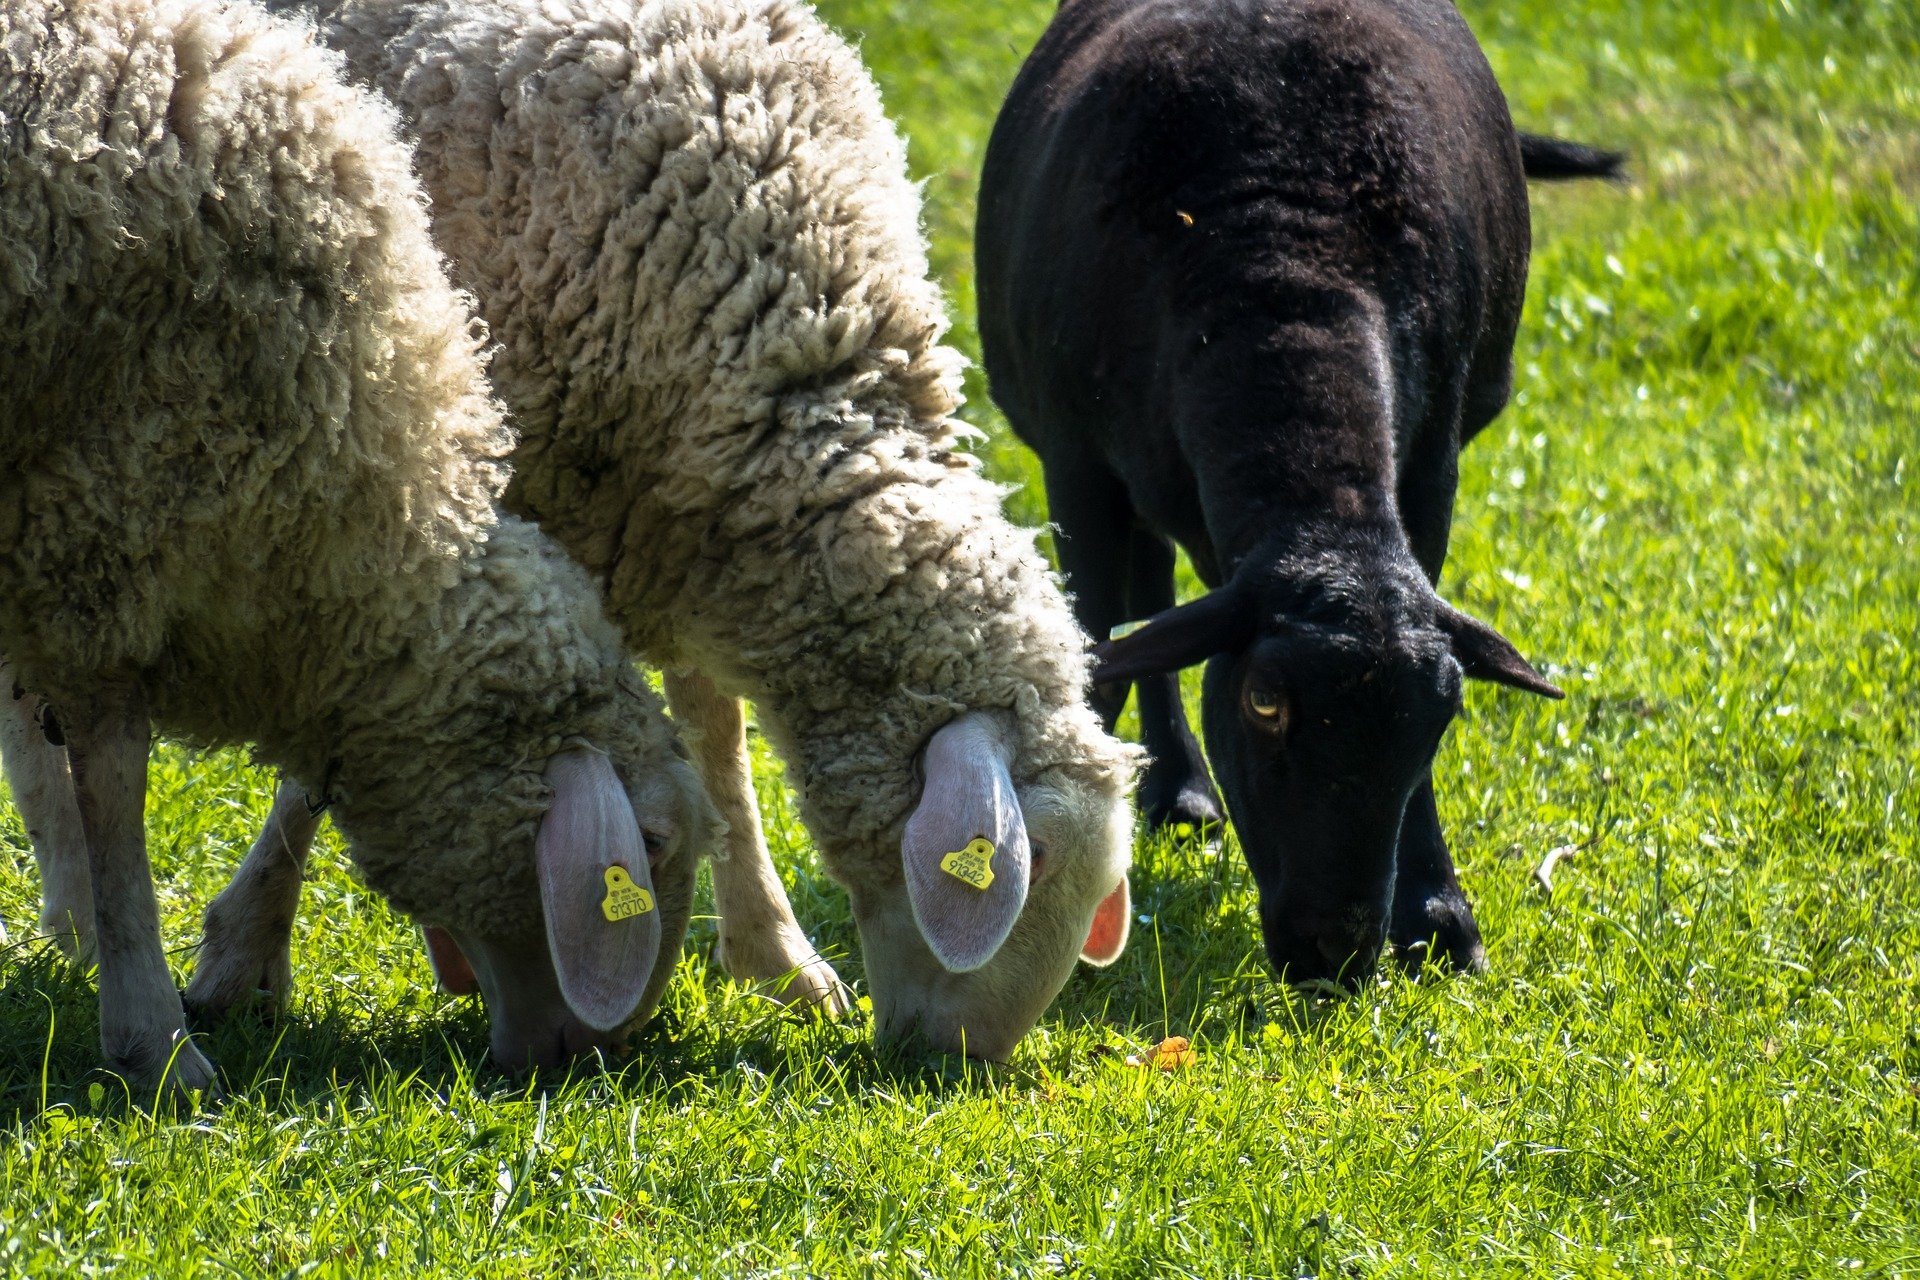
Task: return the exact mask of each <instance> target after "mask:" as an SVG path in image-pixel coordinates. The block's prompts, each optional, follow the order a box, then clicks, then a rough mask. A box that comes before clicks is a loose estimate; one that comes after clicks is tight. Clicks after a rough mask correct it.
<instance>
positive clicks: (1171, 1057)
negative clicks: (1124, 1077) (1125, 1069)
mask: <svg viewBox="0 0 1920 1280" xmlns="http://www.w3.org/2000/svg"><path fill="white" fill-rule="evenodd" d="M1199 1060H1200V1055H1199V1054H1198V1053H1196V1052H1195V1051H1194V1049H1193V1046H1192V1045H1190V1044H1189V1043H1188V1042H1187V1038H1186V1037H1185V1036H1168V1037H1167V1038H1166V1039H1165V1040H1162V1041H1161V1042H1160V1043H1159V1044H1157V1045H1155V1046H1153V1048H1152V1049H1151V1050H1149V1051H1148V1052H1146V1053H1134V1054H1129V1055H1128V1056H1127V1065H1128V1066H1130V1067H1153V1068H1155V1069H1156V1070H1159V1071H1182V1070H1185V1069H1186V1068H1188V1067H1190V1066H1192V1065H1193V1064H1194V1063H1196V1062H1198V1061H1199Z"/></svg>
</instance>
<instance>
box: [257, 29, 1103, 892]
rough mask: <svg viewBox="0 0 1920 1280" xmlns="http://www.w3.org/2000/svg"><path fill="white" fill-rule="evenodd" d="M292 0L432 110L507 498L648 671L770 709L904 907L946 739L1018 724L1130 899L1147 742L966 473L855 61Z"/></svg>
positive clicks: (833, 819)
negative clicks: (489, 380) (488, 365)
mask: <svg viewBox="0 0 1920 1280" xmlns="http://www.w3.org/2000/svg"><path fill="white" fill-rule="evenodd" d="M278 3H280V4H281V5H282V6H283V7H295V8H304V9H308V10H312V9H315V8H317V9H318V10H319V11H320V16H321V18H322V31H323V34H324V37H325V38H326V39H327V40H328V41H329V42H330V43H333V44H335V45H336V47H339V48H341V49H342V50H344V51H345V52H346V54H347V56H348V60H349V63H350V64H351V66H352V68H353V71H354V72H355V74H356V75H358V76H360V77H361V78H362V79H364V80H366V81H368V82H370V83H372V84H375V85H377V86H378V87H380V88H381V89H383V90H384V91H385V92H386V93H387V94H388V95H389V96H390V97H391V98H392V99H393V100H394V102H395V103H396V104H398V106H399V108H400V110H401V114H402V116H403V117H404V118H405V120H406V121H407V124H408V127H409V130H410V132H411V134H412V136H413V138H414V140H415V143H416V152H417V155H418V157H419V162H420V166H421V173H422V176H423V178H424V179H425V182H426V185H427V189H428V191H429V193H430V195H431V196H432V198H433V211H434V232H435V235H436V237H437V238H438V240H439V242H440V244H441V246H442V247H443V248H444V249H445V250H446V251H447V253H448V255H449V257H450V258H452V260H453V261H454V263H455V264H456V266H457V269H458V271H459V272H460V274H461V276H462V278H463V280H464V282H465V283H467V284H468V285H469V286H470V287H471V288H473V289H474V291H475V292H476V294H477V295H478V296H479V298H480V299H481V303H482V309H483V313H484V314H485V316H486V318H487V320H488V323H489V324H490V325H491V327H492V331H493V334H494V336H495V338H496V339H497V340H498V342H499V343H500V349H499V351H498V353H497V355H496V357H495V360H494V364H493V373H494V377H495V381H496V385H497V386H498V388H499V390H500V392H501V394H502V396H503V398H504V399H505V400H506V401H507V403H508V405H509V407H510V408H511V409H512V411H513V413H514V415H515V417H516V421H517V425H518V426H519V428H520V430H521V433H522V442H521V446H520V449H519V452H518V453H517V455H516V457H515V466H516V475H515V479H514V483H513V487H512V489H511V491H510V493H509V498H508V500H509V502H511V503H513V504H515V505H516V506H517V507H518V508H519V509H521V510H523V511H524V512H526V513H528V514H530V515H533V516H535V517H537V518H538V519H539V520H540V521H541V522H542V525H543V526H544V527H545V528H546V529H547V530H548V531H550V532H551V533H553V534H554V535H555V536H556V537H558V538H559V539H560V540H561V541H562V542H563V543H565V544H566V546H567V547H568V549H569V550H570V551H571V552H572V553H573V554H574V556H575V557H576V558H577V559H579V560H580V561H581V562H582V563H584V564H585V565H586V566H587V567H588V568H589V569H590V570H591V571H592V572H593V573H594V574H596V575H598V576H599V577H601V578H602V579H603V580H604V581H605V582H606V584H607V589H608V603H609V608H610V610H611V611H612V613H613V615H614V617H615V619H616V621H618V622H619V624H620V625H621V626H622V628H623V629H624V630H625V632H626V636H627V638H628V640H629V641H630V642H631V643H632V644H633V645H635V646H636V647H637V648H639V649H640V650H641V651H642V652H643V653H645V654H646V655H647V657H648V658H650V659H651V660H653V661H656V662H658V663H660V664H661V665H663V666H670V667H676V668H680V667H692V668H697V669H699V670H701V671H703V672H705V673H707V674H708V675H709V676H711V677H713V678H714V679H715V680H716V681H717V682H718V683H720V684H721V685H722V686H723V687H725V688H727V689H728V690H729V691H731V692H733V693H737V694H742V695H744V696H746V697H748V698H750V699H752V700H753V702H754V703H755V705H756V706H757V707H758V709H759V711H760V714H761V718H762V721H763V723H764V724H765V725H766V726H767V728H768V731H769V733H770V734H771V735H772V737H773V739H774V741H775V744H776V745H777V746H778V747H779V748H780V750H781V753H782V754H783V756H785V758H786V760H787V762H788V764H789V766H790V776H791V777H792V778H793V779H794V780H795V782H796V783H797V784H798V786H799V789H800V791H801V794H802V804H803V814H804V816H805V818H806V820H807V823H808V825H809V827H810V828H811V829H812V831H813V834H814V836H815V838H816V839H817V841H818V842H819V845H820V848H821V851H822V854H823V856H824V859H825V861H826V865H827V867H828V869H829V870H830V871H831V872H832V873H833V874H834V875H835V877H836V878H837V879H839V880H841V881H842V882H843V883H846V884H848V885H850V886H852V887H854V888H855V890H856V896H857V895H858V890H859V888H860V887H861V886H862V885H886V884H897V883H898V882H899V880H900V877H901V865H900V857H901V854H900V834H901V829H902V825H903V823H904V820H905V818H906V817H907V814H908V811H909V809H910V807H911V806H912V804H913V802H914V799H915V797H916V795H917V794H918V790H919V784H918V781H917V779H916V778H915V777H914V772H913V771H914V761H915V759H916V756H917V753H918V752H919V750H920V748H921V747H922V746H923V745H924V744H925V743H926V741H927V739H928V738H929V736H930V735H931V734H932V733H933V732H934V731H935V730H936V729H938V728H939V727H940V726H942V725H943V724H946V723H947V722H949V721H951V720H952V719H953V718H954V717H955V716H956V715H957V714H959V713H961V712H963V711H968V710H1004V711H1006V712H1008V713H1011V714H1010V715H1009V717H1008V721H1009V723H1010V725H1012V726H1014V728H1013V737H1014V743H1015V751H1014V759H1013V761H1012V766H1011V768H1012V775H1013V779H1014V781H1015V783H1016V785H1018V786H1019V787H1021V788H1022V789H1023V791H1024V790H1026V789H1027V788H1029V787H1035V786H1037V787H1039V788H1040V789H1041V790H1042V791H1048V792H1051V791H1053V790H1054V789H1059V790H1061V791H1063V792H1065V793H1066V796H1067V798H1066V799H1065V800H1064V801H1062V802H1059V803H1056V804H1055V805H1054V810H1055V811H1056V812H1066V813H1071V814H1072V820H1073V821H1075V822H1077V823H1078V824H1079V826H1080V827H1081V830H1080V832H1079V833H1078V836H1077V837H1076V838H1070V839H1066V840H1063V841H1062V842H1061V844H1062V845H1063V846H1066V845H1078V846H1081V847H1080V848H1076V849H1067V848H1063V849H1062V850H1061V852H1062V853H1063V855H1065V856H1064V857H1063V859H1062V860H1063V861H1064V860H1066V857H1072V858H1076V859H1080V860H1083V861H1085V862H1089V863H1096V864H1097V865H1090V866H1085V867H1082V868H1079V869H1077V870H1076V873H1075V874H1076V878H1079V877H1081V876H1084V878H1085V879H1086V880H1087V881H1088V882H1089V883H1091V882H1092V881H1094V880H1097V879H1100V878H1101V877H1105V879H1104V880H1103V881H1102V883H1101V884H1100V886H1099V888H1098V889H1096V890H1095V891H1094V892H1095V896H1097V895H1098V893H1099V892H1104V890H1105V888H1106V887H1107V886H1109V885H1111V884H1112V883H1113V880H1114V878H1115V877H1117V876H1118V874H1119V873H1120V872H1121V870H1123V869H1124V867H1125V864H1126V858H1127V850H1126V836H1125V833H1124V820H1122V822H1121V823H1120V824H1118V825H1117V826H1116V823H1115V822H1114V821H1113V820H1112V819H1113V815H1114V814H1115V813H1116V812H1118V811H1121V810H1123V809H1124V806H1125V799H1124V797H1125V794H1126V792H1127V790H1128V788H1129V784H1130V781H1131V777H1132V774H1133V771H1134V768H1135V765H1136V760H1137V752H1136V750H1135V749H1134V748H1132V747H1130V746H1128V745H1126V744H1123V743H1121V742H1119V741H1118V740H1116V739H1114V738H1111V737H1109V736H1108V735H1107V734H1106V733H1104V732H1103V731H1102V729H1101V727H1100V724H1099V721H1098V719H1097V717H1096V716H1095V715H1094V714H1093V712H1092V711H1091V710H1090V709H1089V708H1088V707H1087V705H1086V701H1085V686H1086V681H1087V664H1086V660H1085V658H1084V657H1083V652H1084V641H1083V639H1082V637H1081V635H1080V633H1079V631H1078V629H1077V628H1076V626H1075V625H1074V622H1073V620H1072V617H1071V614H1070V613H1069V611H1068V609H1067V606H1066V602H1065V599H1064V597H1063V595H1062V593H1061V591H1060V588H1059V585H1058V583H1057V581H1056V580H1055V578H1054V576H1053V574H1052V573H1051V571H1050V569H1049V567H1048V566H1047V564H1046V562H1045V560H1044V559H1043V558H1042V556H1041V555H1040V554H1039V552H1038V551H1037V549H1036V547H1035V545H1034V538H1033V535H1032V533H1031V532H1030V531H1027V530H1024V529H1021V528H1019V527H1017V526H1015V525H1013V524H1012V523H1010V522H1009V521H1008V520H1007V519H1006V518H1005V517H1004V515H1003V514H1002V512H1001V510H1000V504H999V500H1000V494H999V492H998V491H997V490H996V489H995V488H994V487H993V486H992V485H990V484H988V483H987V482H986V481H985V480H984V479H983V478H982V477H981V476H980V474H979V472H978V470H977V469H976V466H975V463H974V461H973V460H972V459H971V458H970V457H968V456H967V455H965V454H962V453H959V452H957V451H956V450H955V448H954V445H955V438H956V435H957V429H959V428H960V424H958V423H957V422H956V421H955V420H954V419H953V418H952V417H951V414H952V411H953V410H954V408H955V407H956V405H957V404H958V396H957V385H958V371H959V368H960V366H961V360H960V357H959V356H958V355H957V354H956V353H955V352H953V351H952V350H951V349H949V348H947V347H944V346H942V345H940V342H939V339H940V337H941V335H942V333H943V332H944V330H945V327H946V321H945V317H944V315H943V312H942V306H941V299H940V296H939V292H938V290H937V288H936V287H935V286H934V285H933V284H932V283H931V282H930V280H929V279H928V273H927V262H926V254H925V247H924V244H923V241H922V239H921V235H920V229H919V224H918V218H919V207H920V206H919V197H918V192H917V190H916V189H915V187H914V186H913V184H912V183H911V182H910V181H909V180H908V179H907V177H906V166H905V157H904V152H903V149H902V147H901V144H900V141H899V138H898V137H897V135H896V134H895V132H894V130H893V128H892V126H891V125H890V124H889V123H888V121H887V119H886V117H885V115H884V114H883V112H882V109H881V104H880V98H879V94H878V91H877V90H876V88H875V86H874V84H873V82H872V80H871V79H870V78H869V77H868V75H867V73H866V71H865V69H864V68H863V67H862V66H861V64H860V62H859V59H858V57H857V56H856V55H855V53H854V52H853V51H852V50H851V49H850V48H849V47H848V46H847V45H846V44H845V42H843V41H842V40H840V39H839V38H838V37H836V36H835V35H833V34H832V33H831V32H830V31H829V30H828V29H827V28H826V27H825V26H824V25H823V24H822V23H821V22H820V21H819V20H818V18H817V17H815V15H814V14H813V12H812V11H811V10H810V9H809V8H807V7H806V6H805V5H804V4H800V3H796V2H794V0H671V2H668V3H635V2H634V0H489V2H487V3H471V2H468V0H321V2H320V3H317V4H316V3H314V0H278ZM1116 831H1119V832H1120V834H1119V837H1118V839H1117V840H1116V839H1115V832H1116ZM1088 901H1091V899H1088Z"/></svg>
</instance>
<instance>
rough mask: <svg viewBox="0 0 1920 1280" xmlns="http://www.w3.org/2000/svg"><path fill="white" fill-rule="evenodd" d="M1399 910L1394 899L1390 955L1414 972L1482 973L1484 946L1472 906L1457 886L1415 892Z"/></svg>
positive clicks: (1399, 905)
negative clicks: (1433, 890) (1434, 970)
mask: <svg viewBox="0 0 1920 1280" xmlns="http://www.w3.org/2000/svg"><path fill="white" fill-rule="evenodd" d="M1407 908H1408V909H1405V910H1403V909H1402V908H1401V904H1400V903H1399V902H1398V901H1396V902H1395V903H1394V912H1393V929H1392V931H1391V933H1390V934H1389V937H1390V940H1391V941H1392V943H1393V958H1394V959H1395V960H1396V961H1398V962H1399V963H1400V965H1401V966H1402V967H1403V968H1406V969H1410V970H1412V971H1414V972H1416V973H1419V972H1425V971H1427V970H1429V969H1432V968H1439V969H1448V970H1453V971H1455V972H1459V973H1485V972H1486V970H1487V949H1486V947H1485V946H1484V945H1482V943H1481V941H1480V926H1479V925H1478V924H1476V923H1475V922H1474V919H1473V908H1472V907H1469V906H1468V905H1467V900H1466V898H1465V896H1464V895H1462V894H1461V892H1460V891H1459V890H1458V889H1450V890H1442V891H1441V892H1439V893H1435V894H1433V895H1431V896H1415V897H1414V900H1413V901H1412V902H1410V903H1408V904H1407Z"/></svg>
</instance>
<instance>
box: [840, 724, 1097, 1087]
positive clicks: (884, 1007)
mask: <svg viewBox="0 0 1920 1280" xmlns="http://www.w3.org/2000/svg"><path fill="white" fill-rule="evenodd" d="M1003 741H1004V735H1003V733H1002V732H1001V731H1000V729H999V728H998V727H997V726H996V725H995V723H994V722H993V721H992V719H991V718H989V717H985V716H980V715H970V716H964V717H962V718H961V719H960V720H959V721H956V722H955V723H954V724H952V725H949V726H948V727H947V728H946V729H943V730H941V731H940V733H939V734H937V735H935V738H934V740H933V742H931V743H930V744H929V745H928V747H927V751H926V754H925V757H924V761H923V771H924V774H925V779H926V782H925V787H924V790H923V794H922V796H921V800H920V804H919V806H918V808H917V809H916V810H915V812H914V814H913V816H912V817H911V818H910V819H909V820H908V822H907V825H906V830H905V833H904V835H903V837H902V841H901V856H902V864H903V871H904V874H903V876H902V878H901V879H900V880H898V881H894V882H892V883H890V884H887V885H884V886H878V887H875V886H864V887H857V888H856V889H855V890H854V893H853V900H854V901H853V905H854V916H855V922H856V923H857V924H858V926H859V929H860V941H861V947H862V949H863V951H864V952H865V955H866V962H867V975H868V979H867V980H868V986H869V988H870V989H871V991H872V995H873V1005H874V1017H875V1024H876V1033H877V1034H878V1036H879V1037H880V1038H881V1039H882V1040H902V1039H918V1040H919V1041H921V1042H923V1043H924V1044H926V1045H927V1046H928V1047H931V1048H933V1049H936V1050H940V1051H943V1052H955V1053H958V1052H964V1053H966V1054H967V1055H969V1056H971V1057H976V1058H987V1059H993V1060H1000V1059H1004V1058H1006V1057H1007V1056H1008V1055H1009V1054H1011V1053H1012V1052H1013V1048H1014V1046H1015V1045H1016V1044H1018V1043H1019V1041H1020V1038H1021V1037H1022V1036H1024V1035H1025V1034H1026V1033H1027V1031H1028V1030H1029V1029H1031V1028H1032V1026H1033V1025H1034V1023H1036V1022H1038V1021H1039V1019H1040V1015H1041V1014H1042V1013H1044V1012H1045V1011H1046V1008H1047V1006H1048V1005H1049V1004H1050V1003H1052V1001H1053V998H1054V996H1055V995H1057V994H1058V993H1059V991H1060V988H1061V987H1062V986H1063V985H1064V984H1065V983H1066V980H1067V977H1068V976H1069V975H1070V974H1071V973H1072V972H1073V965H1074V961H1075V960H1076V959H1085V960H1087V961H1088V962H1089V963H1094V964H1105V963H1109V962H1111V961H1112V960H1113V959H1114V958H1115V957H1117V956H1118V955H1119V953H1120V949H1121V947H1122V946H1123V945H1124V944H1125V941H1126V919H1127V912H1128V903H1127V880H1126V875H1127V865H1128V862H1129V860H1130V854H1131V848H1132V831H1133V817H1132V812H1131V809H1130V807H1129V805H1128V803H1127V800H1126V798H1125V797H1124V796H1123V795H1116V794H1109V793H1107V792H1105V791H1103V790H1101V789H1099V788H1096V787H1094V786H1091V785H1088V784H1086V783H1083V782H1080V781H1079V780H1077V779H1074V778H1071V777H1068V776H1065V774H1064V772H1063V771H1060V770H1054V771H1050V772H1049V773H1047V774H1045V775H1042V776H1041V777H1039V778H1037V779H1034V780H1032V781H1029V782H1027V783H1025V785H1020V786H1016V785H1015V784H1014V782H1013V779H1012V777H1011V774H1010V772H1009V769H1008V765H1007V757H1008V755H1009V752H1008V751H1007V750H1006V748H1005V747H1004V746H1003V745H1002V743H1003ZM955 855H959V856H955ZM983 864H984V867H985V869H986V871H985V872H983V871H982V866H983ZM986 872H990V875H989V874H987V873H986Z"/></svg>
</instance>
